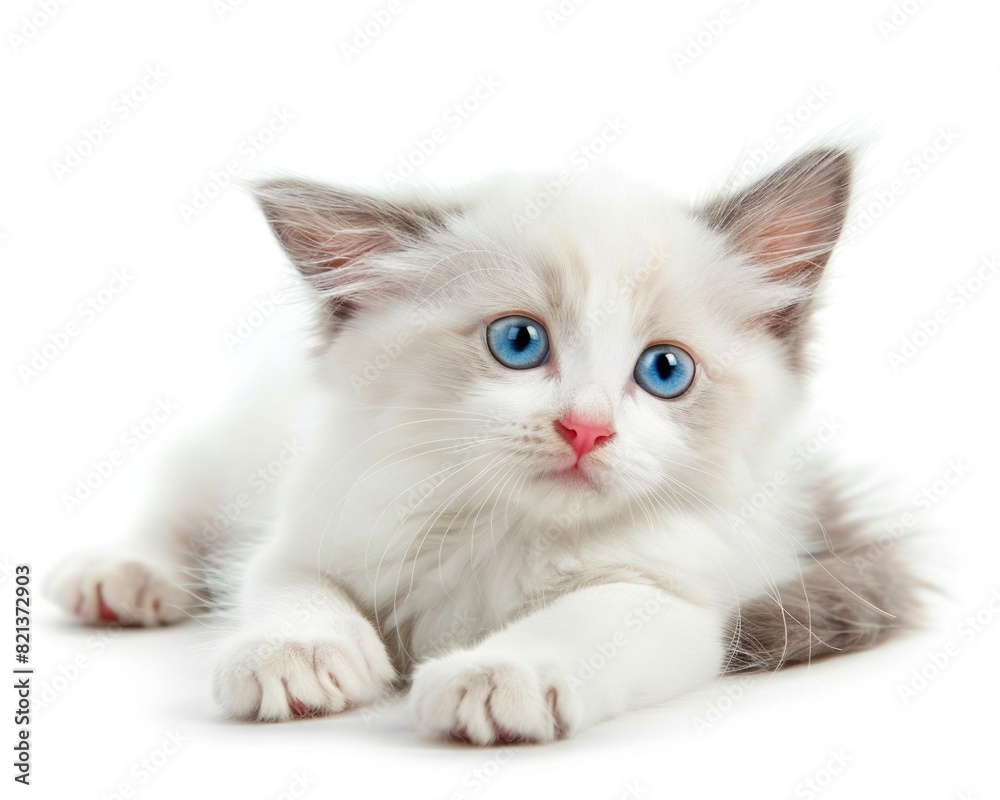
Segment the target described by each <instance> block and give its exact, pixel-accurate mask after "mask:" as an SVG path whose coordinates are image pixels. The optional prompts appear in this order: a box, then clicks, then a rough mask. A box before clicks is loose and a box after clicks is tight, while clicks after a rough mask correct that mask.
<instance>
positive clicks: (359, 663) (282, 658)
mask: <svg viewBox="0 0 1000 800" xmlns="http://www.w3.org/2000/svg"><path fill="white" fill-rule="evenodd" d="M395 678H396V672H395V670H394V669H393V666H392V664H391V662H390V661H389V656H388V654H387V653H386V650H385V645H384V644H383V643H382V642H381V640H380V639H379V638H378V636H377V635H376V634H375V632H374V631H372V630H364V631H359V632H357V633H355V634H353V635H351V634H343V635H341V634H329V633H324V634H323V635H322V636H313V637H303V638H300V639H297V640H289V641H282V642H280V643H279V644H271V643H270V642H268V641H267V639H266V638H265V637H259V638H248V639H243V640H242V641H239V642H237V643H236V644H234V645H232V646H230V648H229V649H228V651H227V652H226V653H225V654H224V655H223V657H222V659H221V660H220V661H219V663H218V664H217V665H216V668H215V675H214V678H213V680H212V689H213V693H214V695H215V699H216V701H217V702H218V703H219V705H220V706H221V707H222V709H223V710H224V711H225V712H226V713H227V714H228V715H230V716H234V717H239V718H242V719H257V720H262V721H268V722H273V721H279V720H287V719H292V718H294V717H308V716H318V715H321V714H336V713H339V712H341V711H344V710H346V709H348V708H350V707H352V706H357V705H362V704H364V703H370V702H372V701H373V700H376V699H378V698H379V697H381V696H383V695H384V694H387V693H388V692H389V691H390V689H391V687H392V684H393V681H394V680H395Z"/></svg>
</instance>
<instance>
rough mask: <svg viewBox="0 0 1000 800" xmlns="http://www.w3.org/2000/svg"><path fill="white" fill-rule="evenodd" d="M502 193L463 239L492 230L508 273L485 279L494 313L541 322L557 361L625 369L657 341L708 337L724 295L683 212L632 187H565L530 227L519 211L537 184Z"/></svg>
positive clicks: (492, 245)
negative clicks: (718, 297) (716, 301)
mask: <svg viewBox="0 0 1000 800" xmlns="http://www.w3.org/2000/svg"><path fill="white" fill-rule="evenodd" d="M503 188H504V190H503V191H501V192H497V193H495V194H494V195H493V196H492V199H491V202H490V204H489V206H488V207H487V208H486V209H484V210H482V211H481V212H480V213H481V215H482V216H481V217H480V218H479V219H476V220H470V223H471V224H470V226H469V228H468V231H469V233H468V234H467V235H468V236H469V237H472V238H475V237H477V236H479V237H481V236H482V234H481V232H482V231H484V230H485V231H487V233H486V234H485V241H487V242H488V243H489V244H488V247H489V249H492V251H493V254H492V257H493V258H494V260H495V261H498V262H499V263H501V264H502V265H503V266H502V268H498V269H492V270H485V271H483V272H482V273H481V275H482V276H483V278H484V280H485V282H486V283H487V284H488V285H489V289H488V291H486V292H484V295H485V297H487V298H489V299H490V300H492V301H493V302H494V303H495V304H496V305H497V306H498V307H497V308H496V309H495V311H496V312H498V313H500V312H503V311H504V310H511V311H514V310H516V311H521V312H525V313H531V314H535V315H537V316H538V317H539V318H540V319H541V321H543V322H544V323H545V324H546V326H547V327H548V328H549V330H550V334H552V336H553V350H554V352H556V353H557V354H559V356H560V357H566V358H574V359H576V360H579V361H581V362H583V361H586V362H590V363H593V362H595V361H603V362H608V361H612V360H614V359H615V358H621V359H623V360H625V361H629V360H633V359H634V358H635V356H636V355H637V354H638V352H641V350H642V349H643V348H644V347H645V346H647V345H648V344H651V343H654V342H659V341H679V342H681V343H688V344H691V345H692V346H694V345H697V344H698V341H697V340H699V339H701V338H703V337H704V333H703V329H705V328H707V327H710V326H708V325H707V322H708V319H709V317H710V315H711V314H712V311H713V308H712V306H713V304H712V302H711V300H712V295H713V291H714V292H716V293H717V292H718V290H719V288H720V287H719V286H718V277H713V275H712V273H713V272H716V271H717V270H716V269H715V265H714V264H713V261H712V258H711V256H712V254H713V250H712V247H711V246H706V242H705V231H704V229H703V227H701V226H700V225H699V224H698V222H697V221H696V220H694V219H693V218H692V217H691V215H690V214H689V212H688V211H687V210H686V209H684V208H683V207H681V206H679V205H676V204H674V203H672V202H671V201H669V200H668V199H666V198H663V197H662V196H659V195H656V194H653V193H651V192H650V193H647V192H641V191H636V190H635V188H634V187H632V186H630V185H628V184H624V185H623V184H622V183H621V182H617V181H610V182H598V181H594V182H590V183H587V184H585V185H582V186H579V187H577V186H571V187H567V188H566V189H565V191H564V193H563V194H562V195H561V196H560V197H558V198H555V199H554V200H553V201H552V202H551V204H550V205H549V206H548V207H547V208H546V209H545V210H543V211H542V212H540V213H539V214H538V215H536V216H535V218H534V219H531V220H527V219H525V218H524V217H522V216H519V214H518V211H519V210H520V209H521V207H522V206H523V204H524V197H525V196H530V192H531V191H532V189H533V187H532V186H531V184H527V185H525V184H521V185H518V186H507V187H503ZM481 240H482V239H481ZM466 243H467V244H468V245H469V248H470V249H473V248H474V246H473V244H472V241H471V239H469V240H467V242H466ZM713 283H714V284H715V285H714V286H713ZM505 304H506V305H507V306H508V308H506V309H505V308H501V307H500V306H503V305H505ZM691 339H694V340H695V341H691ZM636 348H638V351H637V352H632V351H635V350H636ZM580 366H582V364H581V365H580ZM607 366H608V367H610V368H612V369H614V370H615V371H620V369H621V367H622V365H618V364H610V363H609V364H608V365H607Z"/></svg>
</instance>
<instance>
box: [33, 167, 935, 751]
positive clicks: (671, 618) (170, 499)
mask: <svg viewBox="0 0 1000 800" xmlns="http://www.w3.org/2000/svg"><path fill="white" fill-rule="evenodd" d="M851 160H852V159H851V157H850V155H849V154H847V153H845V152H843V151H840V150H837V149H824V150H817V151H812V152H809V153H807V154H805V155H803V156H801V157H799V158H798V159H796V160H794V161H793V162H791V163H789V164H788V165H786V166H784V167H783V168H781V169H780V170H778V171H777V172H775V173H774V174H772V175H770V176H768V177H767V178H765V179H763V180H761V181H759V182H758V183H756V184H754V185H752V186H750V187H749V188H747V189H745V190H743V191H740V192H738V193H736V194H733V195H731V196H726V197H722V198H719V199H718V200H715V201H713V202H711V203H708V204H706V205H704V206H703V207H700V208H694V209H692V208H688V207H684V206H681V205H678V204H676V203H674V202H671V201H669V200H667V199H665V198H663V197H661V196H659V195H658V194H655V193H653V192H651V191H649V190H646V189H643V188H639V187H636V186H632V185H629V184H626V183H624V182H622V181H619V180H613V179H606V178H605V179H600V180H596V179H595V180H592V181H589V182H584V181H579V182H577V183H575V184H573V185H572V186H569V187H565V189H564V190H563V191H562V192H561V194H559V196H557V197H554V198H552V199H551V203H550V205H549V207H548V208H546V209H543V210H542V211H541V212H540V213H538V214H536V215H535V217H536V218H535V219H533V220H528V219H527V218H526V215H525V207H526V202H527V199H528V198H532V197H536V196H538V194H539V192H540V191H543V189H544V186H545V182H544V181H543V180H535V179H527V178H509V179H504V180H499V181H493V182H490V183H486V184H483V185H480V186H476V187H474V188H472V189H468V190H465V191H461V192H454V193H451V194H441V195H433V196H432V195H429V194H426V193H425V194H421V195H414V196H402V195H392V196H387V197H378V196H375V195H370V194H364V193H358V192H352V191H344V190H340V189H335V188H331V187H328V186H324V185H320V184H313V183H307V182H303V181H298V180H274V181H270V182H266V183H263V184H261V185H259V186H257V187H256V192H257V197H258V200H259V202H260V204H261V207H262V208H263V210H264V212H265V214H266V216H267V218H268V220H269V221H270V223H271V225H272V227H273V229H274V231H275V233H276V235H277V237H278V240H279V241H280V242H281V244H282V245H283V246H284V248H285V250H286V251H287V252H288V254H289V256H290V257H291V259H292V261H293V262H294V263H295V265H296V266H297V267H298V269H299V271H300V272H301V273H302V275H303V276H304V277H305V279H306V281H307V283H308V284H309V285H310V286H311V287H312V289H313V290H314V291H313V293H312V297H313V302H315V304H316V309H317V314H318V319H319V321H320V324H319V332H318V334H317V335H318V338H319V340H320V341H319V344H318V346H316V347H314V348H313V353H312V356H311V357H310V358H309V359H302V360H301V363H300V362H298V361H295V360H294V359H293V360H290V361H289V362H288V364H286V365H285V366H284V367H283V369H282V370H281V371H279V372H277V373H276V372H274V371H269V373H268V376H267V379H268V380H269V381H270V382H271V386H270V388H269V389H268V390H267V391H263V392H261V393H260V396H259V398H258V399H257V400H256V401H255V402H253V403H250V404H249V405H248V407H247V408H246V409H244V410H243V411H241V412H240V414H238V415H234V416H233V417H232V418H230V419H228V420H226V422H225V423H224V424H223V425H221V426H220V428H219V430H218V431H217V432H216V433H215V434H213V435H212V436H210V437H208V438H206V439H205V440H204V441H201V442H199V443H195V444H194V445H193V446H192V448H191V450H190V452H187V453H185V454H181V455H179V456H178V458H177V459H176V460H175V462H174V463H173V465H172V466H171V467H170V469H169V474H168V475H167V476H165V478H164V479H163V481H162V492H161V494H160V497H159V498H158V500H157V502H156V504H155V506H154V507H153V508H152V509H151V512H150V514H149V516H148V517H147V518H146V519H145V520H144V521H142V522H141V524H140V525H139V528H140V532H141V534H142V535H140V536H138V537H137V538H136V541H135V543H134V544H133V545H132V546H131V547H130V549H127V550H125V551H122V552H120V553H117V554H111V555H107V556H101V557H95V558H90V559H85V560H76V561H74V562H71V563H70V564H68V565H66V566H65V567H64V568H63V569H62V570H61V571H60V572H59V573H58V574H57V575H56V576H55V577H54V579H53V580H52V581H51V584H50V587H51V593H52V596H53V597H54V598H55V599H56V600H58V601H59V602H60V603H61V604H62V605H63V606H64V607H65V608H66V609H67V610H69V611H70V612H72V613H75V614H77V615H78V616H80V617H81V618H82V619H84V620H85V621H88V622H94V621H97V620H99V619H102V618H104V619H107V618H115V617H117V618H119V619H120V620H122V621H123V622H131V623H136V624H143V625H151V624H156V623H167V622H173V621H175V620H176V619H179V618H180V617H182V616H184V615H185V614H186V613H189V612H192V613H193V612H195V611H196V610H199V608H200V607H201V606H202V605H204V604H203V603H202V602H199V600H198V597H205V598H208V597H212V598H213V599H214V600H215V601H216V602H217V603H220V604H221V605H223V606H225V607H226V608H227V609H228V610H227V611H224V612H222V613H227V614H229V615H231V619H230V620H229V621H230V622H231V626H232V632H231V633H230V634H229V636H228V638H227V641H226V642H225V643H224V648H223V654H222V656H221V658H220V659H219V662H218V664H217V667H216V671H215V678H214V689H215V695H216V697H217V699H218V701H219V703H220V704H221V706H222V707H223V709H224V710H225V711H226V712H227V713H229V714H232V715H236V716H240V717H250V718H256V719H265V720H278V719H287V718H289V717H293V716H299V715H303V714H310V713H322V712H337V711H341V710H343V709H345V708H347V707H348V706H351V705H355V704H360V703H366V702H369V701H372V700H374V699H376V698H377V697H379V696H380V695H381V694H382V693H384V692H386V691H387V690H389V689H390V688H391V687H392V686H393V684H394V683H395V682H396V680H397V678H399V677H406V676H411V677H412V688H411V690H410V703H411V706H412V710H413V713H414V715H415V718H416V722H417V725H418V726H419V727H420V728H421V729H423V730H424V731H426V732H428V733H430V734H433V735H443V736H449V735H450V736H455V737H460V738H464V739H467V740H469V741H472V742H475V743H478V744H489V743H493V742H497V741H508V740H534V741H547V740H550V739H553V738H555V737H557V736H562V735H566V734H567V733H569V732H571V731H573V730H576V729H578V728H580V727H581V726H585V725H588V724H591V723H594V722H597V721H599V720H601V719H605V718H607V717H610V716H613V715H615V714H619V713H621V712H623V711H625V710H626V709H629V708H633V707H636V706H641V705H644V704H648V703H654V702H657V701H661V700H664V699H666V698H669V697H671V696H674V695H676V694H678V693H680V692H684V691H685V690H688V689H690V688H692V687H695V686H697V685H699V684H701V683H703V682H705V681H707V680H709V679H711V678H713V677H715V676H717V675H719V674H721V673H724V672H727V671H729V672H733V671H740V670H752V669H774V668H777V667H778V666H780V665H782V664H784V663H794V662H797V661H807V660H809V659H811V658H816V657H818V656H822V655H827V654H830V653H833V652H842V651H848V650H853V649H858V648H861V647H866V646H870V645H872V644H875V643H877V642H879V641H881V640H882V639H883V638H885V636H886V635H887V634H888V633H889V632H890V631H891V630H892V629H894V628H897V627H899V626H901V625H902V624H904V623H907V622H908V621H909V620H910V618H911V615H912V614H913V613H914V610H915V609H916V602H915V599H914V595H915V592H916V589H917V581H916V580H915V579H914V578H913V577H912V575H911V572H910V571H909V569H908V567H907V565H906V563H905V561H904V560H903V553H902V549H903V548H902V547H901V546H899V545H897V546H896V547H894V548H893V549H892V550H891V551H889V552H886V553H883V554H882V555H881V557H880V558H879V559H877V560H868V559H866V558H865V557H864V553H865V547H866V540H867V537H868V535H869V534H870V533H873V532H874V531H876V530H877V529H878V524H877V521H865V520H864V518H863V517H862V516H859V513H858V509H856V508H854V501H853V500H851V499H850V497H849V494H848V493H847V492H844V491H842V490H841V489H840V488H839V487H838V484H839V483H840V482H841V481H838V480H837V479H836V477H835V476H834V475H833V474H831V473H830V472H829V471H828V470H827V469H825V468H823V467H820V466H818V464H819V461H817V460H813V461H810V463H809V465H808V466H807V468H806V469H804V470H802V471H800V472H794V473H792V474H787V472H788V471H787V458H788V454H789V453H790V452H792V451H793V450H794V448H795V446H796V441H797V437H798V436H799V434H800V431H799V429H798V425H797V422H796V417H797V414H798V412H799V410H800V406H801V405H802V402H803V396H804V383H805V377H806V376H805V372H806V370H805V362H806V358H805V353H804V349H805V346H806V344H807V342H808V338H809V337H808V333H809V316H810V310H811V306H812V304H813V298H814V296H815V293H816V289H817V286H818V284H819V282H820V278H821V275H822V272H823V269H824V267H825V265H826V263H827V261H828V259H829V256H830V253H831V250H832V248H833V246H834V243H835V241H836V239H837V237H838V235H839V233H840V230H841V228H842V225H843V222H844V215H845V209H846V203H847V200H848V194H849V188H850V173H851ZM303 408H307V409H309V411H308V413H307V414H305V417H306V418H307V419H308V420H309V422H308V424H309V428H308V433H306V434H300V435H299V437H298V444H296V445H295V448H296V450H297V449H298V448H299V447H300V446H303V447H304V449H305V452H304V453H302V454H301V455H299V454H298V453H296V454H295V455H294V457H289V458H288V459H283V461H287V462H288V464H289V468H288V470H286V472H287V473H290V474H291V477H290V478H288V479H287V480H286V481H285V482H284V484H283V487H282V491H281V492H280V493H278V492H270V493H269V494H268V498H269V499H271V500H274V501H275V506H276V507H275V511H274V513H275V515H276V516H275V517H274V520H273V521H272V522H271V523H270V524H269V525H268V526H267V529H266V530H265V531H264V532H263V535H261V536H256V535H254V534H253V531H252V526H251V527H250V528H247V529H242V530H237V527H236V526H235V525H234V526H229V525H228V524H227V525H223V526H220V525H219V524H216V523H214V522H213V519H214V518H217V517H218V515H219V510H220V509H223V508H225V507H226V504H233V503H239V500H238V498H239V497H240V496H241V493H242V494H244V495H246V494H247V493H248V489H247V486H246V481H247V478H246V476H247V475H248V473H251V472H252V470H254V469H255V468H256V467H257V466H258V465H260V464H263V463H267V462H268V460H269V459H273V458H274V457H275V454H276V453H278V452H280V451H281V448H282V443H283V442H286V439H285V438H284V437H286V435H287V426H288V425H289V424H290V422H291V421H292V420H293V419H295V418H296V414H299V413H301V409H303ZM288 446H289V445H287V444H286V445H285V447H286V449H287V447H288ZM779 473H780V474H781V475H783V476H784V477H783V478H782V479H781V480H778V481H775V476H776V475H777V474H779ZM761 486H780V489H779V490H777V491H772V492H770V494H773V496H771V497H770V498H769V499H766V502H757V498H760V497H763V496H764V495H762V493H761V491H760V487H761ZM751 498H753V499H754V502H753V504H752V505H751V504H750V503H749V501H750V499H751ZM747 509H750V512H749V513H748V512H747ZM260 510H261V509H260V508H255V509H254V511H255V512H259V511H260ZM862 510H863V509H862ZM223 528H228V530H225V531H224V532H223V533H220V531H221V530H222V529H223ZM150 534H155V535H150ZM246 542H251V543H253V542H257V543H256V544H254V545H253V546H252V547H251V546H242V544H243V543H246ZM247 549H249V550H250V555H249V556H248V557H246V558H243V557H239V556H238V554H237V551H239V550H247ZM192 574H198V575H200V576H201V579H200V581H199V585H198V586H197V587H195V588H196V592H195V593H193V594H192V593H190V592H188V591H185V588H183V587H188V588H190V580H189V576H190V575H192Z"/></svg>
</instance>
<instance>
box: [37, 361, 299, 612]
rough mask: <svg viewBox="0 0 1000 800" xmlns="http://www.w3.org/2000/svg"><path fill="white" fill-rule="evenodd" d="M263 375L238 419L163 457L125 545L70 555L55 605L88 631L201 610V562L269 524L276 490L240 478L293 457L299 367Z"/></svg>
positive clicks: (292, 364)
mask: <svg viewBox="0 0 1000 800" xmlns="http://www.w3.org/2000/svg"><path fill="white" fill-rule="evenodd" d="M286 362H287V363H286ZM266 366H267V368H266V369H263V368H262V370H261V376H262V377H261V379H260V380H261V383H262V386H260V387H258V386H256V385H254V384H251V385H249V386H246V387H244V389H243V390H242V392H241V393H240V403H239V404H237V405H236V406H235V408H236V410H235V411H233V412H231V413H228V414H226V415H225V416H223V417H220V418H218V419H216V420H214V421H213V422H212V423H211V424H210V425H208V426H207V427H205V428H204V429H199V430H198V431H197V432H192V433H191V435H190V436H189V437H188V438H187V439H185V440H184V441H182V442H181V443H180V444H179V445H178V446H177V447H175V448H174V449H173V450H172V451H170V452H169V453H167V454H166V456H165V458H164V459H163V461H162V462H161V464H160V465H159V467H158V468H157V470H156V472H155V475H154V478H153V480H152V482H151V484H150V491H149V495H150V500H149V502H148V503H147V505H146V507H145V508H144V509H143V512H142V514H141V515H140V516H139V518H138V519H136V521H135V522H134V523H133V524H132V526H131V530H130V533H129V535H128V537H127V538H126V540H125V541H124V542H123V543H122V544H120V545H118V546H116V547H114V548H110V549H106V550H104V551H97V552H83V553H79V554H75V555H73V556H72V557H71V558H69V559H67V560H66V561H65V562H63V564H61V565H60V566H59V568H58V569H57V570H56V571H55V572H54V574H53V575H51V576H50V577H49V578H48V580H47V582H46V585H45V590H46V594H47V595H48V596H49V597H50V598H51V599H52V600H54V601H55V602H56V603H57V604H58V605H60V606H61V607H62V608H63V609H64V610H65V611H67V612H68V613H69V614H71V615H75V616H76V617H78V618H80V619H81V620H82V621H84V622H87V623H96V622H99V621H100V620H114V619H117V620H118V621H119V622H121V623H122V624H126V625H162V624H167V623H171V622H177V621H179V620H183V619H186V618H187V617H188V616H189V615H191V614H193V613H197V612H198V611H200V610H202V607H203V599H204V597H205V595H206V594H207V593H208V590H209V588H210V587H208V586H206V583H205V577H206V576H205V569H204V568H205V566H206V562H207V563H209V564H211V565H218V563H219V562H218V559H216V557H215V556H216V554H218V553H219V552H226V551H227V550H228V544H229V543H230V542H234V541H235V542H242V541H245V540H246V538H247V536H248V535H253V534H254V532H255V529H257V528H258V527H259V521H260V520H265V519H267V518H268V516H269V514H270V504H271V503H272V502H273V496H274V495H275V493H276V491H277V490H272V489H268V491H267V492H266V493H264V494H260V492H259V490H255V489H254V487H253V486H252V485H249V484H248V482H247V475H248V474H250V473H252V472H254V471H255V470H257V469H258V468H260V467H263V466H267V465H269V464H270V463H271V462H272V461H273V460H274V459H276V458H280V459H282V463H283V464H284V463H287V459H288V458H292V459H294V458H295V457H297V453H298V445H296V444H295V440H294V436H295V429H294V422H295V409H296V408H297V406H298V404H299V402H300V396H301V387H300V385H299V381H300V380H301V377H300V376H299V372H298V367H297V365H296V361H295V359H294V358H287V359H283V360H282V362H281V363H276V364H267V365H266ZM265 381H268V382H269V383H267V385H264V382H265ZM293 450H294V452H292V451H293ZM240 497H248V498H251V500H252V506H250V507H249V508H245V507H244V505H245V504H244V505H239V506H237V500H238V499H239V498H240ZM232 508H235V509H237V511H238V512H239V513H238V515H237V516H236V517H235V518H234V517H233V516H232V515H231V512H229V511H227V512H226V514H225V515H224V514H222V513H221V512H222V511H224V510H225V509H232ZM219 520H221V521H222V522H221V523H220V522H219ZM223 562H224V559H223Z"/></svg>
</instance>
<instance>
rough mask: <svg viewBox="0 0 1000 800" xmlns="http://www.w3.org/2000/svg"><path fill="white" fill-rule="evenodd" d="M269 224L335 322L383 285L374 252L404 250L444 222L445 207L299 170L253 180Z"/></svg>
mask: <svg viewBox="0 0 1000 800" xmlns="http://www.w3.org/2000/svg"><path fill="white" fill-rule="evenodd" d="M252 191H253V194H254V197H255V199H256V200H257V203H258V205H259V206H260V208H261V210H262V211H263V212H264V216H265V217H266V218H267V221H268V222H269V223H270V225H271V230H272V231H273V232H274V235H275V237H277V239H278V242H280V244H281V246H282V247H283V248H284V250H285V252H286V253H287V254H288V257H289V258H290V259H291V261H292V263H293V264H294V265H295V267H296V268H297V269H298V270H299V272H300V273H301V274H302V275H303V276H304V277H305V278H306V279H308V280H309V282H310V283H311V284H312V285H313V286H314V287H315V288H316V289H317V290H318V291H319V292H320V293H321V294H322V296H323V298H324V300H325V301H326V302H327V305H328V307H329V309H330V312H331V315H332V317H333V320H332V321H333V322H335V323H340V322H343V321H344V320H345V319H346V318H347V317H349V316H350V315H351V314H352V313H353V312H354V310H356V308H357V307H358V305H359V303H360V302H362V300H363V296H364V295H365V294H366V293H372V292H377V291H384V290H385V289H386V281H385V280H384V279H385V275H383V274H381V273H380V272H379V271H378V270H377V269H374V268H373V261H374V259H375V258H376V257H377V256H380V255H384V254H386V253H392V252H396V251H401V250H405V249H407V248H410V247H414V246H417V245H418V244H420V243H421V242H423V241H424V240H425V239H426V237H427V235H428V234H429V233H430V232H431V231H433V230H435V229H440V228H442V227H444V222H443V211H442V210H440V209H437V208H434V207H432V206H430V205H429V204H424V203H420V202H417V201H411V200H409V199H404V198H401V197H400V198H389V197H379V196H377V195H376V194H373V193H367V192H362V191H356V190H351V189H342V188H337V187H334V186H329V185H326V184H323V183H318V182H314V181H307V180H301V179H297V178H275V179H269V180H264V181H260V182H258V183H256V184H254V185H253V186H252Z"/></svg>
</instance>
